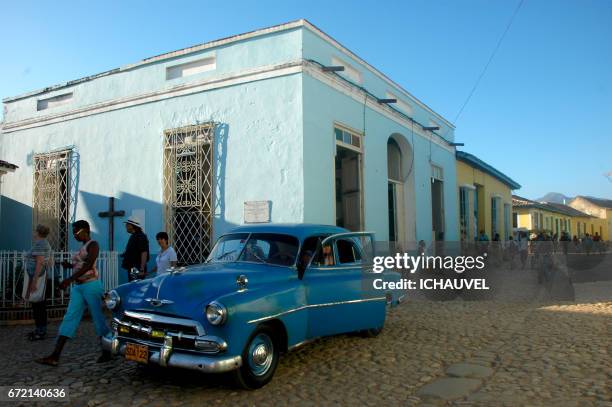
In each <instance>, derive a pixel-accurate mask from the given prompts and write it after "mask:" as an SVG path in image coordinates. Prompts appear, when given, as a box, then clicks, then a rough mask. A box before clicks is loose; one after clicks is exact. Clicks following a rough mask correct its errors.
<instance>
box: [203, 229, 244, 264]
mask: <svg viewBox="0 0 612 407" xmlns="http://www.w3.org/2000/svg"><path fill="white" fill-rule="evenodd" d="M248 237H249V234H248V233H233V234H231V235H225V236H223V237H221V238H220V239H219V240H218V241H217V243H216V244H215V247H213V249H212V251H211V252H210V254H209V255H208V259H207V260H206V262H207V263H220V262H230V261H236V259H237V258H238V256H239V255H240V253H242V249H243V248H244V244H245V243H246V241H247V238H248Z"/></svg>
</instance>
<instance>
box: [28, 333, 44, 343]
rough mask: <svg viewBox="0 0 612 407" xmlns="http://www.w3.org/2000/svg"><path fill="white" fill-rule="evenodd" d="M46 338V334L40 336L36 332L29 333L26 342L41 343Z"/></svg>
mask: <svg viewBox="0 0 612 407" xmlns="http://www.w3.org/2000/svg"><path fill="white" fill-rule="evenodd" d="M46 337H47V334H41V333H38V332H30V333H29V334H28V340H29V341H32V342H34V341H42V340H43V339H45V338H46Z"/></svg>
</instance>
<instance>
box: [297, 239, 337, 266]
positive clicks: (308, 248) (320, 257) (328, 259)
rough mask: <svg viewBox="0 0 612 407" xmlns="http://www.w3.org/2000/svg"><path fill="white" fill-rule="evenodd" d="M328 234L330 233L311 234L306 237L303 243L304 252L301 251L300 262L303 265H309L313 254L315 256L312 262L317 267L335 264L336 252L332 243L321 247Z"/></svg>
mask: <svg viewBox="0 0 612 407" xmlns="http://www.w3.org/2000/svg"><path fill="white" fill-rule="evenodd" d="M327 236H329V234H326V235H320V236H310V237H308V238H306V239H304V243H302V252H301V253H300V259H299V262H300V264H301V265H302V266H303V267H306V266H307V265H308V263H309V262H310V259H311V258H312V257H313V256H315V258H314V259H313V260H312V263H311V264H312V265H313V266H315V267H320V266H333V265H334V254H333V251H332V247H331V246H330V245H326V246H327V247H326V248H319V245H320V244H321V241H322V240H323V239H325V238H326V237H327Z"/></svg>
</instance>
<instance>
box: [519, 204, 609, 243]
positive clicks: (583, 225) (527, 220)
mask: <svg viewBox="0 0 612 407" xmlns="http://www.w3.org/2000/svg"><path fill="white" fill-rule="evenodd" d="M513 211H514V212H515V213H517V214H518V227H523V228H527V229H529V230H531V231H535V232H537V231H542V230H544V231H547V232H548V233H551V234H554V233H555V232H556V229H555V224H556V221H559V230H560V231H564V229H563V226H562V225H563V221H564V220H565V221H566V222H567V224H568V230H567V232H568V233H569V234H570V236H572V237H573V236H574V235H576V236H577V237H578V238H583V237H584V235H585V233H588V234H590V235H593V234H594V232H597V233H599V231H600V230H601V231H602V232H603V233H602V235H601V236H602V239H603V240H609V235H608V234H607V231H606V228H605V226H606V222H605V220H604V219H599V218H595V217H588V216H567V215H562V214H560V213H557V212H552V211H547V210H542V209H534V208H520V207H515V208H513ZM533 215H536V216H538V218H539V217H540V216H542V219H543V225H539V224H538V225H536V224H535V223H534V222H533ZM538 222H539V221H538ZM547 222H548V223H547ZM600 228H601V229H600ZM585 229H586V230H585Z"/></svg>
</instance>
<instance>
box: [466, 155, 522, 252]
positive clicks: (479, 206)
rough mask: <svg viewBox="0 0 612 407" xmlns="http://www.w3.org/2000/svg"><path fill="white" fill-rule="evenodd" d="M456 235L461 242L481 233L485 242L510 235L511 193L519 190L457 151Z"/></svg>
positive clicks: (504, 177)
mask: <svg viewBox="0 0 612 407" xmlns="http://www.w3.org/2000/svg"><path fill="white" fill-rule="evenodd" d="M456 157H457V186H458V194H459V232H460V236H461V240H467V241H472V240H475V239H477V237H478V234H479V233H480V231H481V230H482V231H484V232H485V233H486V234H487V236H488V237H489V239H491V240H492V239H493V238H494V237H495V234H496V233H499V236H500V238H501V239H502V240H506V239H508V236H510V235H511V233H512V224H511V222H512V190H514V189H519V188H520V187H521V186H520V185H519V184H518V183H517V182H515V181H513V180H512V179H511V178H510V177H508V176H507V175H505V174H503V173H502V172H500V171H498V170H497V169H495V168H493V167H492V166H491V165H489V164H487V163H485V162H484V161H482V160H480V159H479V158H477V157H475V156H473V155H472V154H468V153H466V152H464V151H457V154H456Z"/></svg>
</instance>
